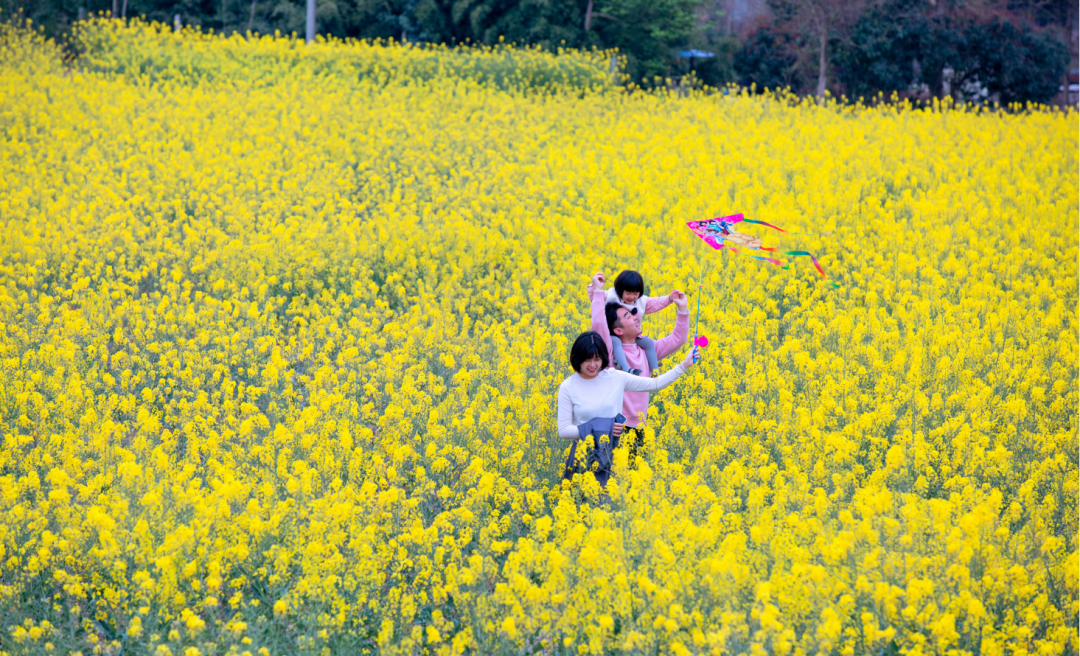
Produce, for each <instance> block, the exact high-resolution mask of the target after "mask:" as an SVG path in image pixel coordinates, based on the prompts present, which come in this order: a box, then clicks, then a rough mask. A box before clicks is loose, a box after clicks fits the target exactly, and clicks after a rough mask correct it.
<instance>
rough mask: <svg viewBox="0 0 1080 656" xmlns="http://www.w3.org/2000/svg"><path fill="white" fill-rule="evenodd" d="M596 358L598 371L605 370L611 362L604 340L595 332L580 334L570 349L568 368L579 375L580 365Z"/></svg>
mask: <svg viewBox="0 0 1080 656" xmlns="http://www.w3.org/2000/svg"><path fill="white" fill-rule="evenodd" d="M597 356H599V357H600V370H601V371H603V370H604V369H607V368H608V365H610V364H611V360H610V359H609V358H608V348H607V344H604V338H603V337H601V336H600V333H598V332H596V331H595V330H590V331H589V332H587V333H581V334H580V335H578V338H577V339H575V340H574V345H573V346H571V347H570V366H571V367H573V368H574V371H576V372H578V373H579V374H580V373H581V365H582V363H584V362H585V361H586V360H592V359H593V358H595V357H597Z"/></svg>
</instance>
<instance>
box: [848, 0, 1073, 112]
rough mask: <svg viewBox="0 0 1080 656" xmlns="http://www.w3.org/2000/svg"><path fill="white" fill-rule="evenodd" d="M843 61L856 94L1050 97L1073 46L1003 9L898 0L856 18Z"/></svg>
mask: <svg viewBox="0 0 1080 656" xmlns="http://www.w3.org/2000/svg"><path fill="white" fill-rule="evenodd" d="M837 61H838V64H839V68H840V71H841V80H842V81H843V83H844V84H845V86H846V87H847V88H848V90H849V91H850V92H851V93H852V94H855V95H869V94H870V93H874V92H877V91H883V92H886V93H888V92H891V91H901V92H903V91H906V90H908V89H910V88H915V87H919V86H920V85H925V86H926V88H927V89H928V90H929V91H930V92H931V93H932V94H934V95H936V96H945V95H952V96H959V97H966V98H968V99H973V100H980V99H983V98H984V94H985V97H986V98H994V99H998V100H1000V101H1001V102H1004V103H1011V102H1047V101H1049V100H1050V99H1051V98H1053V96H1054V94H1055V93H1056V92H1057V89H1058V86H1059V85H1060V79H1061V76H1062V74H1063V72H1064V71H1065V69H1066V66H1067V65H1068V50H1067V48H1066V46H1065V44H1064V43H1062V42H1061V39H1060V38H1059V37H1058V36H1057V35H1056V34H1055V32H1054V31H1053V30H1050V29H1039V28H1037V27H1035V26H1033V25H1032V24H1031V23H1030V22H1027V21H1026V20H1024V18H1023V17H1022V16H1016V15H1012V14H1009V13H1007V12H1004V11H1003V10H1001V9H1000V8H988V7H987V6H986V5H979V6H975V7H972V6H970V5H969V6H960V7H956V6H954V7H944V8H939V7H930V8H927V6H926V5H923V4H921V3H919V2H916V1H914V0H894V1H893V2H891V3H890V4H888V5H885V6H882V7H880V8H878V9H875V10H874V11H870V12H867V14H866V15H865V16H864V17H863V18H862V19H861V20H860V21H858V23H857V24H856V25H855V27H854V28H853V29H852V38H851V39H850V41H849V42H848V43H847V44H846V45H845V47H844V48H843V49H842V51H841V52H840V53H839V54H838V57H837Z"/></svg>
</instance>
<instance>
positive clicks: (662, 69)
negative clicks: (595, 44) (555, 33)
mask: <svg viewBox="0 0 1080 656" xmlns="http://www.w3.org/2000/svg"><path fill="white" fill-rule="evenodd" d="M597 2H598V4H597V9H598V10H597V11H594V12H592V14H591V22H590V31H595V33H596V35H597V36H598V37H599V39H598V41H599V44H600V45H602V46H603V47H608V48H610V47H615V48H618V49H619V50H620V52H622V53H624V54H625V55H626V56H627V73H628V74H629V75H630V76H631V77H632V78H634V79H636V80H638V81H640V82H643V83H645V84H649V83H650V82H651V81H652V80H653V78H655V77H657V76H664V75H666V74H667V73H668V71H669V70H670V69H671V65H672V63H673V60H674V58H673V50H674V49H676V48H683V47H686V46H687V45H688V44H689V43H691V42H692V41H693V39H694V32H695V27H696V25H697V16H696V14H695V11H696V10H697V8H698V6H699V5H700V3H701V0H597Z"/></svg>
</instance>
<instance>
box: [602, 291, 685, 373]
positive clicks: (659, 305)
mask: <svg viewBox="0 0 1080 656" xmlns="http://www.w3.org/2000/svg"><path fill="white" fill-rule="evenodd" d="M606 294H607V299H606V300H607V302H608V303H618V304H619V305H621V306H623V307H624V308H626V309H627V310H629V312H630V314H635V315H638V316H642V317H643V316H645V315H646V314H653V313H654V312H659V311H660V310H663V309H664V308H666V307H667V306H669V305H671V295H670V294H668V295H667V296H660V297H652V298H650V297H648V296H646V295H645V279H644V278H642V277H641V274H640V273H638V272H637V271H631V270H629V269H627V270H626V271H623V272H622V273H620V274H619V275H618V276H616V278H615V287H614V288H612V289H609V290H607V292H606ZM634 343H635V344H637V345H638V348H640V349H641V350H642V351H645V357H646V358H647V359H648V361H649V369H651V370H652V371H653V372H654V373H655V372H656V371H657V370H658V368H659V363H658V362H657V361H656V346H655V345H654V344H653V340H652V338H650V337H646V336H644V335H641V336H640V337H638V338H637V339H636V340H635V342H634ZM611 355H612V358H613V359H614V360H615V366H616V367H618V368H619V369H621V370H623V371H625V372H627V373H630V374H633V375H635V376H640V375H641V370H640V369H631V368H630V366H629V365H628V364H627V363H626V353H624V352H623V347H622V342H620V341H619V340H617V339H613V340H611Z"/></svg>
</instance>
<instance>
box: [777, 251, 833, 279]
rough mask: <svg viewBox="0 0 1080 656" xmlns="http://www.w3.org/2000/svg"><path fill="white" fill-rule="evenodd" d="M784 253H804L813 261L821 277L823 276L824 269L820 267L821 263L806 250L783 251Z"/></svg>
mask: <svg viewBox="0 0 1080 656" xmlns="http://www.w3.org/2000/svg"><path fill="white" fill-rule="evenodd" d="M784 255H805V256H806V257H808V258H810V261H811V262H813V263H814V266H815V267H816V268H817V270H818V273H820V274H821V277H822V278H824V277H825V270H824V269H822V268H821V264H819V263H818V261H817V258H816V257H814V256H813V255H811V254H810V253H807V252H806V251H784Z"/></svg>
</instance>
